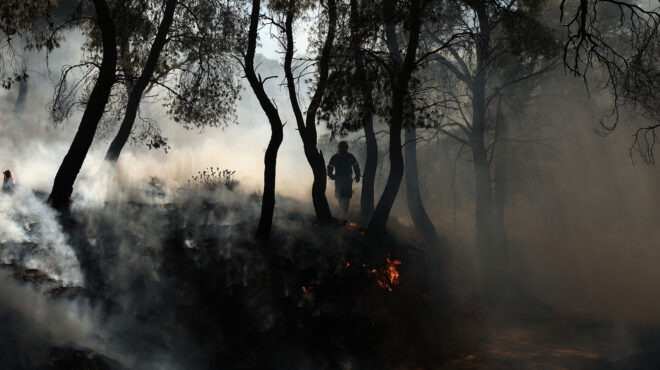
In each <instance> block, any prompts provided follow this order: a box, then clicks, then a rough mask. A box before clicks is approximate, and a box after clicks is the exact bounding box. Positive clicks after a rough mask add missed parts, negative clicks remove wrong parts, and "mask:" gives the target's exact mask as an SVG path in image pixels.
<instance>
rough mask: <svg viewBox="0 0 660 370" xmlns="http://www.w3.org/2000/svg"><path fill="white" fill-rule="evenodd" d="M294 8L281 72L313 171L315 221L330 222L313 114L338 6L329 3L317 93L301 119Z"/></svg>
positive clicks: (327, 63) (324, 81)
mask: <svg viewBox="0 0 660 370" xmlns="http://www.w3.org/2000/svg"><path fill="white" fill-rule="evenodd" d="M295 11H296V9H295V5H294V4H290V6H289V8H288V10H287V13H286V20H285V26H284V29H285V33H286V40H287V43H286V54H285V57H284V73H285V75H286V81H287V89H288V91H289V100H290V101H291V107H292V109H293V113H294V115H295V117H296V124H297V126H298V131H299V133H300V138H301V139H302V142H303V147H304V150H305V157H306V158H307V162H308V163H309V166H310V167H311V168H312V173H313V175H314V182H313V184H312V202H313V204H314V212H315V214H316V218H317V220H318V221H319V222H321V223H330V222H332V220H333V217H332V213H331V212H330V205H329V204H328V198H327V197H326V196H325V190H326V186H327V181H328V179H327V172H326V167H325V159H324V158H323V153H322V152H320V151H319V150H318V148H317V146H316V141H317V133H316V112H317V111H318V109H319V106H320V105H321V99H322V98H323V94H324V93H325V89H326V87H327V85H328V71H329V68H330V57H331V52H332V44H333V42H334V38H335V32H336V29H337V3H336V0H328V33H327V34H326V37H325V41H324V43H323V49H322V50H321V55H320V57H319V62H318V74H319V77H318V82H317V85H316V91H315V92H314V95H313V96H312V98H311V100H310V102H309V106H308V107H307V113H306V116H305V117H304V118H303V114H302V111H301V109H300V105H299V103H298V93H297V91H296V80H295V78H294V76H293V69H292V62H293V51H294V43H293V18H294V15H295Z"/></svg>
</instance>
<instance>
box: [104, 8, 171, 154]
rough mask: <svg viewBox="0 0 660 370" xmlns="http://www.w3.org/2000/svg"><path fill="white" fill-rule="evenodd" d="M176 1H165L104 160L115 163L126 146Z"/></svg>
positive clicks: (161, 47) (164, 39)
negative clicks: (142, 64)
mask: <svg viewBox="0 0 660 370" xmlns="http://www.w3.org/2000/svg"><path fill="white" fill-rule="evenodd" d="M176 4H177V0H167V3H166V4H165V11H164V12H163V19H162V20H161V22H160V26H158V32H157V33H156V38H155V39H154V42H153V44H152V45H151V50H149V56H148V57H147V61H146V63H145V64H144V67H143V68H142V73H141V74H140V77H138V80H137V82H136V83H135V85H133V87H132V88H131V92H130V94H129V97H128V104H127V105H126V112H125V113H124V119H123V121H122V122H121V126H120V127H119V132H117V136H115V138H114V140H112V143H110V148H108V152H107V153H106V155H105V160H106V161H109V162H112V163H116V162H117V160H118V159H119V155H120V154H121V151H122V149H123V148H124V146H125V145H126V142H127V141H128V138H129V137H130V136H131V131H132V130H133V125H134V124H135V117H136V116H137V111H138V109H139V108H140V101H141V100H142V94H143V93H144V90H145V89H146V88H147V85H148V84H149V81H150V80H151V76H152V75H153V73H154V71H155V70H156V66H157V65H158V59H159V57H160V53H161V51H162V50H163V47H165V44H166V43H167V34H168V33H169V31H170V26H171V25H172V21H173V20H174V10H175V8H176Z"/></svg>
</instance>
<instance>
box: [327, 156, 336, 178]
mask: <svg viewBox="0 0 660 370" xmlns="http://www.w3.org/2000/svg"><path fill="white" fill-rule="evenodd" d="M334 158H335V157H332V158H330V163H328V177H329V178H330V180H334V179H335V173H334V172H335V165H334V164H333V163H332V160H333V159H334Z"/></svg>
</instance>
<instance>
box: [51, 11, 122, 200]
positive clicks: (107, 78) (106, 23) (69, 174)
mask: <svg viewBox="0 0 660 370" xmlns="http://www.w3.org/2000/svg"><path fill="white" fill-rule="evenodd" d="M93 3H94V8H95V9H96V15H97V19H96V22H97V24H98V27H99V29H100V30H101V37H102V40H103V57H102V60H101V66H100V68H99V76H98V78H97V80H96V83H95V84H94V88H93V89H92V92H91V94H90V95H89V100H88V101H87V106H86V108H85V112H84V113H83V116H82V119H81V121H80V126H79V127H78V131H77V132H76V135H75V137H74V138H73V142H72V143H71V147H70V148H69V151H68V152H67V154H66V156H65V157H64V160H63V161H62V164H61V165H60V168H59V170H58V171H57V175H56V176H55V181H54V183H53V189H52V190H51V193H50V196H49V197H48V203H49V204H50V205H51V206H52V207H53V208H55V209H65V208H67V207H68V205H69V201H70V198H71V194H72V193H73V184H74V182H75V181H76V177H77V176H78V173H79V172H80V168H81V167H82V165H83V162H84V161H85V157H86V156H87V152H88V151H89V147H90V146H91V145H92V141H93V140H94V134H95V133H96V128H97V126H98V124H99V121H100V120H101V117H102V116H103V111H104V109H105V105H106V104H107V103H108V98H109V96H110V91H111V90H112V85H113V84H114V82H115V68H116V64H117V49H116V40H115V28H114V24H113V20H112V16H111V14H110V10H109V9H108V4H106V2H105V1H104V0H93Z"/></svg>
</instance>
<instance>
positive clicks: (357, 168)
mask: <svg viewBox="0 0 660 370" xmlns="http://www.w3.org/2000/svg"><path fill="white" fill-rule="evenodd" d="M353 171H354V172H355V182H360V177H361V176H360V164H359V163H358V161H357V160H356V159H355V156H353Z"/></svg>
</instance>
